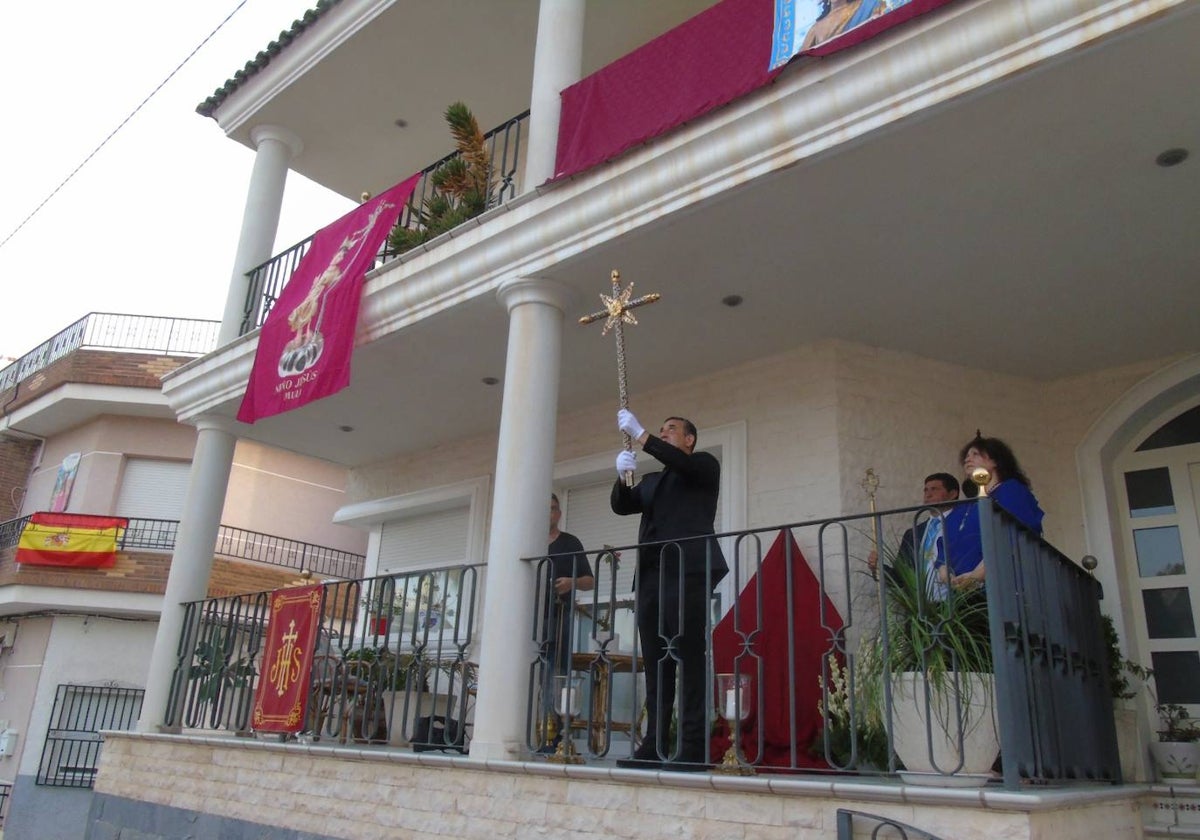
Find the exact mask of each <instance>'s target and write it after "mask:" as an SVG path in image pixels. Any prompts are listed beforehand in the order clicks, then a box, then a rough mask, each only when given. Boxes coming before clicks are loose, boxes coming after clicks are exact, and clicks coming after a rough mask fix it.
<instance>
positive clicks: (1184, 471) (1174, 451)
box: [1111, 398, 1200, 714]
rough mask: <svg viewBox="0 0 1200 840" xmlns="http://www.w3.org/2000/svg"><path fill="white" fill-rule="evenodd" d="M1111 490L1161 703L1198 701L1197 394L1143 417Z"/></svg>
mask: <svg viewBox="0 0 1200 840" xmlns="http://www.w3.org/2000/svg"><path fill="white" fill-rule="evenodd" d="M1111 478H1112V490H1113V497H1114V502H1115V505H1114V507H1115V509H1116V510H1115V513H1116V524H1117V525H1118V528H1117V531H1118V533H1119V537H1120V543H1121V545H1120V548H1121V553H1122V554H1123V556H1124V558H1125V563H1124V581H1123V582H1124V584H1125V592H1126V593H1128V599H1127V605H1128V612H1127V615H1129V617H1130V619H1131V624H1130V626H1129V627H1128V628H1127V629H1128V631H1129V632H1130V633H1132V634H1133V637H1134V639H1135V640H1136V644H1135V645H1133V647H1135V648H1136V649H1137V650H1139V651H1140V652H1141V658H1142V659H1143V661H1144V662H1145V663H1146V664H1148V665H1150V666H1151V667H1152V668H1153V669H1154V672H1155V683H1156V686H1157V692H1158V701H1159V702H1160V703H1179V704H1183V705H1189V706H1192V707H1193V709H1192V712H1193V714H1195V713H1196V711H1197V710H1198V709H1200V632H1198V628H1200V398H1195V399H1193V400H1192V401H1190V404H1187V405H1184V406H1181V407H1180V406H1177V407H1174V408H1172V409H1171V410H1170V411H1168V412H1164V413H1163V414H1162V415H1160V416H1159V417H1156V418H1155V420H1154V421H1152V422H1151V423H1148V424H1146V425H1145V427H1144V428H1143V429H1142V431H1141V432H1140V433H1139V434H1137V435H1135V436H1134V437H1133V439H1132V441H1130V442H1129V443H1128V444H1127V445H1126V446H1125V447H1124V449H1123V451H1122V452H1121V453H1120V454H1119V455H1118V456H1117V457H1116V458H1115V459H1114V461H1113V470H1112V476H1111Z"/></svg>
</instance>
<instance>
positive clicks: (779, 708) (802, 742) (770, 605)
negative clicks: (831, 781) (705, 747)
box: [712, 530, 842, 768]
mask: <svg viewBox="0 0 1200 840" xmlns="http://www.w3.org/2000/svg"><path fill="white" fill-rule="evenodd" d="M789 569H790V570H791V610H792V613H793V616H794V619H793V624H792V637H791V638H792V642H793V644H792V645H791V654H792V663H793V667H794V670H793V673H794V674H795V685H794V686H792V685H789V683H788V670H787V664H788V652H789V639H788V608H789V605H788V570H789ZM759 579H761V580H759ZM760 593H761V598H762V616H761V618H760V616H759V614H758V599H759V597H760ZM822 601H823V602H824V615H822V609H821V606H822ZM735 617H736V625H735ZM841 629H842V617H841V614H840V613H839V612H838V611H837V608H836V607H834V605H833V602H832V601H830V600H829V598H828V596H825V597H824V598H822V596H821V587H820V584H819V583H818V582H817V578H816V576H815V575H814V574H813V573H812V570H811V569H810V568H809V567H808V563H807V562H806V561H805V559H804V555H802V554H801V553H800V547H799V546H797V545H796V541H795V539H794V538H793V537H792V534H791V531H788V530H782V531H780V532H779V536H778V537H777V538H776V539H775V542H774V544H773V545H772V546H771V549H770V551H768V552H767V556H766V557H765V558H764V559H763V563H762V568H761V570H760V571H759V572H758V574H757V575H755V576H754V577H751V578H750V580H749V581H748V582H747V583H746V585H745V586H744V587H743V588H742V592H741V594H740V595H739V596H738V600H737V605H736V607H735V608H734V609H732V610H730V611H729V612H728V613H726V615H725V617H724V618H723V619H721V621H720V623H719V624H717V626H716V627H715V628H713V669H714V673H718V674H720V673H745V674H750V675H751V679H752V684H753V685H754V686H755V687H758V686H760V685H761V692H762V701H763V715H762V718H761V719H759V718H758V716H757V714H756V711H757V709H758V699H757V697H756V696H753V695H754V694H755V689H753V688H752V690H751V694H752V697H751V699H750V703H749V707H750V709H751V710H752V711H751V714H750V716H749V717H748V718H747V719H746V721H745V723H744V724H743V726H742V739H741V747H742V751H743V753H744V754H745V756H746V758H747V760H749V761H752V762H757V760H758V740H759V730H760V729H761V730H762V736H763V756H762V761H761V762H758V763H759V766H760V768H770V767H776V768H788V767H792V766H795V767H799V768H805V767H808V768H825V767H828V765H827V764H826V763H825V762H824V761H823V760H821V759H820V758H815V757H813V756H811V755H810V754H809V749H810V747H811V746H812V744H813V742H814V739H815V738H816V737H817V735H818V734H819V733H820V731H821V716H820V714H819V713H818V710H817V703H818V702H819V701H820V699H821V688H820V684H819V682H818V677H819V676H820V674H821V665H822V659H823V657H825V656H826V654H827V653H828V652H829V651H830V650H831V648H832V637H833V634H835V633H837V632H838V631H840V630H841ZM793 691H794V699H795V722H794V724H793V721H792V702H793ZM715 702H716V703H717V708H720V707H721V698H715ZM793 744H794V745H795V751H796V755H795V757H794V760H793V756H792V747H793ZM728 746H729V736H728V734H727V730H724V729H723V728H721V729H719V730H718V734H716V735H714V736H713V739H712V754H713V755H714V756H715V757H716V758H717V759H718V760H719V758H720V756H722V755H724V753H725V750H726V749H727V748H728Z"/></svg>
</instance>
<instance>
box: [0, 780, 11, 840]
mask: <svg viewBox="0 0 1200 840" xmlns="http://www.w3.org/2000/svg"><path fill="white" fill-rule="evenodd" d="M10 796H12V785H11V784H10V783H8V782H0V829H2V828H4V817H5V816H6V815H7V814H8V798H9V797H10Z"/></svg>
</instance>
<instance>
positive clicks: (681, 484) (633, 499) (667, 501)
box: [611, 435, 729, 586]
mask: <svg viewBox="0 0 1200 840" xmlns="http://www.w3.org/2000/svg"><path fill="white" fill-rule="evenodd" d="M643 448H644V449H645V451H646V452H648V453H649V454H651V455H652V456H654V457H655V458H656V459H658V461H660V462H661V463H662V464H663V466H664V467H666V469H664V470H662V471H661V472H653V473H647V474H646V475H644V476H642V480H641V481H639V482H638V483H637V484H636V485H635V486H634V487H626V486H625V482H624V481H623V480H622V479H621V478H618V479H617V481H616V483H615V484H614V485H613V490H612V499H611V504H612V510H613V513H616V514H618V515H621V516H627V515H629V514H633V513H640V514H641V515H642V521H641V524H639V526H638V542H639V543H642V544H643V546H644V544H645V543H660V542H663V541H675V540H678V541H680V542H678V543H677V545H678V548H676V547H675V545H674V544H672V545H667V546H659V545H656V546H644V547H643V548H641V549H639V550H638V576H639V577H642V579H643V580H644V579H645V577H644V576H645V575H654V576H656V577H657V575H658V564H659V557H660V555H661V556H663V557H664V558H665V559H666V561H667V569H666V575H667V580H668V581H669V580H672V579H675V578H676V576H677V575H678V571H677V569H676V568H675V559H676V558H677V557H678V556H679V552H680V551H682V554H683V561H684V577H686V578H692V579H695V578H699V579H703V578H704V575H705V561H706V560H707V561H708V567H707V568H708V569H709V570H710V572H711V575H712V578H711V583H712V585H713V586H716V585H717V583H718V582H720V580H721V579H722V578H723V577H725V575H726V574H728V572H729V566H728V564H727V563H726V562H725V555H724V554H723V553H722V552H721V546H720V545H719V544H718V543H717V541H716V540H715V539H713V540H703V539H688V538H689V537H701V536H704V535H705V534H712V533H714V531H713V521H714V520H715V519H716V515H717V496H718V494H719V492H720V489H721V465H720V463H718V462H717V459H716V458H714V457H713V456H712V455H710V454H709V453H707V452H694V453H692V454H690V455H689V454H688V453H687V452H684V451H683V450H682V449H679V448H678V447H675V446H672V445H671V444H669V443H666V442H664V441H663V440H661V439H660V438H657V437H655V436H654V435H648V436H647V438H646V443H645V446H644V447H643Z"/></svg>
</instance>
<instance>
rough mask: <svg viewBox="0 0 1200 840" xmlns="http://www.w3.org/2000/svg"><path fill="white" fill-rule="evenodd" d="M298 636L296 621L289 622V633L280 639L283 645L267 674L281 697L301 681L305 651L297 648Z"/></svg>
mask: <svg viewBox="0 0 1200 840" xmlns="http://www.w3.org/2000/svg"><path fill="white" fill-rule="evenodd" d="M298 636H299V634H298V633H296V622H295V620H292V621H289V622H288V629H287V632H286V633H284V634H283V635H282V636H280V637H279V638H280V641H282V642H283V644H281V645H280V646H279V651H278V652H277V653H276V654H275V661H274V662H272V663H271V669H270V670H269V671H268V672H267V679H268V680H270V682H271V685H273V686H275V693H276V694H278V695H279V696H280V697H282V696H283V695H284V694H286V693H287V690H288V688H289V687H290V686H291V685H292V683H294V682H296V680H298V679H300V662H301V661H302V659H303V656H304V651H303V650H302V649H301V648H299V647H297V646H296V639H297V638H298Z"/></svg>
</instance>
